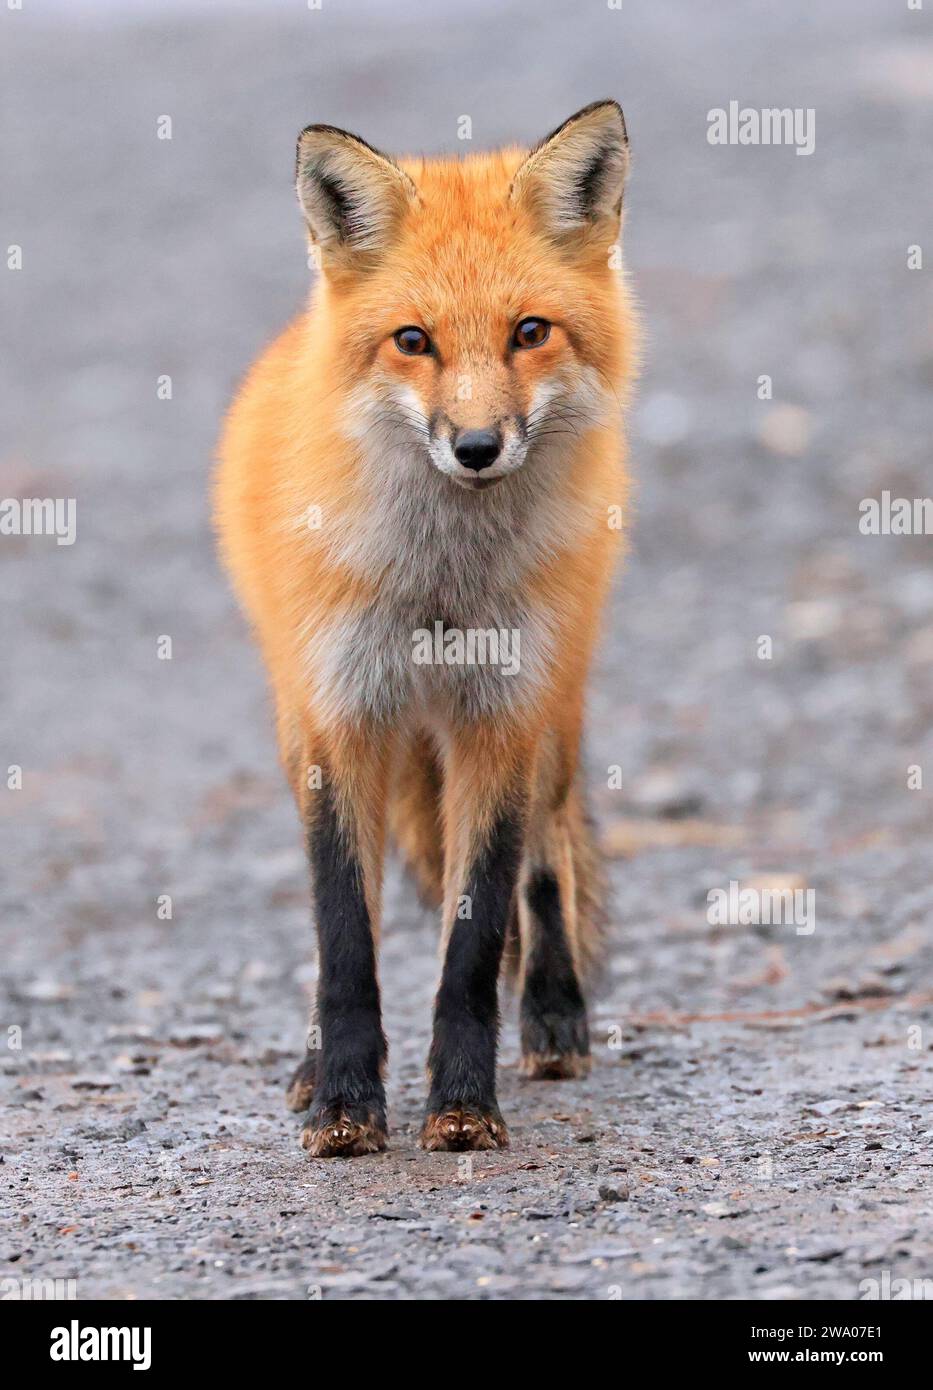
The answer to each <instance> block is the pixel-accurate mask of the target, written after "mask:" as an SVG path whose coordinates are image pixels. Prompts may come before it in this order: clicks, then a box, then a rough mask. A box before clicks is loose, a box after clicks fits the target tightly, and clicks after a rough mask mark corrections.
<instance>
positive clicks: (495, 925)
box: [422, 812, 522, 1150]
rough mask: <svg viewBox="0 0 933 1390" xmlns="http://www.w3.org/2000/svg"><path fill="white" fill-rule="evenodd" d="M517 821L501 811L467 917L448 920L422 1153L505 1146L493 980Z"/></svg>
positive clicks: (480, 860)
mask: <svg viewBox="0 0 933 1390" xmlns="http://www.w3.org/2000/svg"><path fill="white" fill-rule="evenodd" d="M521 838H522V835H521V823H520V820H519V818H518V816H517V815H515V814H514V813H511V812H508V813H503V814H502V815H501V816H500V817H499V818H498V819H497V821H496V822H495V824H494V826H493V829H492V831H491V833H490V835H489V836H488V838H487V841H486V843H485V844H484V846H483V848H482V849H481V850H480V852H479V853H478V854H477V855H476V857H475V859H474V862H473V864H472V866H471V869H470V872H469V874H468V877H467V885H466V888H465V894H466V898H467V901H468V902H469V904H470V916H469V917H464V918H462V919H460V918H458V919H457V920H455V921H454V923H453V926H452V928H451V930H450V934H449V937H448V941H447V951H446V954H445V958H444V968H443V971H442V974H441V983H440V988H439V990H438V993H437V999H436V1001H435V1006H434V1037H433V1041H432V1043H431V1051H430V1055H429V1058H428V1072H429V1075H430V1080H431V1089H430V1093H429V1096H428V1104H427V1116H426V1119H425V1124H424V1129H423V1131H422V1144H423V1145H424V1147H425V1148H426V1149H456V1150H461V1149H492V1148H504V1147H505V1146H506V1145H507V1144H508V1131H507V1130H506V1127H505V1125H504V1123H503V1120H502V1116H501V1115H500V1113H499V1106H498V1103H497V1100H496V1042H497V1037H498V1031H499V1004H498V979H499V965H500V962H501V959H502V947H503V944H504V941H505V931H506V926H507V923H508V919H509V913H510V911H511V907H512V899H513V896H514V893H515V885H516V880H517V877H518V869H519V861H520V857H521Z"/></svg>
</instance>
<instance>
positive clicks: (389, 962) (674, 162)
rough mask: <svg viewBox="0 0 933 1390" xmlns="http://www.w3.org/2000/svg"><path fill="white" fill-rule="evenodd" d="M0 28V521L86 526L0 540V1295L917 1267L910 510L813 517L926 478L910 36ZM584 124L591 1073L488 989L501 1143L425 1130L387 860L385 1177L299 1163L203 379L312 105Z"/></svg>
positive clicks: (720, 1284) (413, 145) (350, 1293)
mask: <svg viewBox="0 0 933 1390" xmlns="http://www.w3.org/2000/svg"><path fill="white" fill-rule="evenodd" d="M0 23H2V27H3V44H2V49H3V68H2V73H0V87H2V90H3V93H4V118H3V127H4V132H3V166H4V168H5V170H6V171H7V172H6V174H5V177H4V190H3V198H4V216H3V226H4V228H5V243H4V244H8V243H14V244H18V245H21V246H22V247H23V268H22V270H21V271H19V272H17V273H12V272H11V273H8V274H7V275H5V276H4V277H2V295H3V301H2V306H0V307H2V310H3V317H4V322H5V324H7V325H8V326H9V327H8V339H9V341H10V342H11V345H12V351H11V352H10V353H9V354H7V360H6V361H5V362H4V365H3V387H4V400H5V403H6V407H7V411H6V413H7V424H8V428H7V430H6V431H5V439H4V445H3V453H2V467H3V479H2V487H0V492H2V494H3V495H4V496H14V497H22V496H55V497H75V498H76V499H77V516H78V528H77V540H76V543H75V544H74V545H73V546H57V545H56V544H55V543H54V541H53V540H52V539H51V538H49V537H41V536H40V537H23V538H15V537H12V538H11V537H7V536H4V537H2V538H0V588H2V593H3V596H4V603H3V610H2V618H0V622H2V650H3V652H4V660H3V662H2V663H0V695H2V708H3V711H4V716H3V721H2V723H3V727H2V739H0V766H2V767H3V768H6V767H8V766H13V765H16V766H20V767H21V768H22V787H21V789H18V790H14V789H7V788H6V787H5V786H3V785H2V784H0V817H2V839H3V853H2V861H3V913H2V925H0V956H2V960H3V964H4V969H3V981H2V993H0V998H2V1010H0V1020H2V1023H3V1027H4V1030H5V1034H6V1038H7V1043H8V1046H7V1048H6V1049H4V1051H3V1055H2V1084H3V1090H4V1100H5V1106H4V1109H3V1123H2V1134H3V1137H2V1170H0V1182H2V1187H3V1192H4V1201H3V1203H2V1214H0V1219H2V1232H0V1264H2V1274H3V1275H4V1276H10V1275H12V1276H13V1277H15V1278H28V1277H43V1278H54V1277H58V1278H74V1279H76V1280H77V1292H78V1296H79V1297H82V1298H89V1297H95V1296H104V1297H111V1298H128V1297H136V1298H139V1297H157V1298H179V1297H182V1298H241V1299H248V1298H304V1297H315V1296H322V1297H324V1298H334V1297H350V1298H380V1299H402V1298H450V1297H454V1298H464V1297H466V1298H477V1299H489V1298H535V1299H537V1298H552V1297H558V1298H580V1299H583V1298H596V1299H607V1298H619V1297H621V1298H625V1299H628V1298H652V1299H659V1298H684V1297H694V1298H704V1299H723V1298H736V1297H742V1298H762V1299H774V1298H778V1299H793V1298H800V1299H811V1298H818V1297H827V1298H834V1299H852V1298H856V1297H859V1295H860V1292H864V1291H865V1289H866V1288H868V1287H870V1286H866V1285H863V1284H862V1281H864V1280H866V1279H867V1280H876V1281H880V1279H881V1277H882V1274H883V1271H885V1270H888V1271H890V1274H891V1277H893V1278H901V1277H907V1278H924V1277H926V1278H929V1277H933V1225H931V1221H930V1216H931V1172H933V1157H931V1145H930V1140H931V1138H933V1120H931V1116H930V1109H929V1098H930V1090H931V1081H930V1071H931V1068H930V1055H931V1046H933V986H931V973H930V966H931V961H933V931H931V911H933V885H931V879H930V830H931V825H930V820H931V817H930V796H931V791H930V790H929V788H928V787H923V788H911V787H909V785H908V781H909V778H910V777H911V774H910V773H909V769H910V768H912V767H919V768H922V769H923V771H924V773H925V774H926V780H927V782H928V783H929V782H931V781H933V733H931V714H933V569H931V565H930V542H929V538H928V537H923V536H865V535H862V534H860V532H859V528H858V520H859V503H860V502H861V500H862V499H863V498H868V497H877V496H880V494H881V491H882V490H883V489H888V490H890V491H891V492H892V494H894V495H896V496H897V495H899V496H906V497H910V498H913V497H916V496H923V495H925V494H927V493H929V492H931V486H930V456H929V439H930V423H931V421H930V387H931V384H933V312H931V311H933V293H931V288H930V274H931V271H930V270H929V269H925V270H922V271H911V270H908V269H907V254H908V253H907V248H908V246H910V245H912V244H921V245H922V243H923V241H924V234H925V233H928V232H929V227H930V205H929V189H930V186H931V181H933V180H931V175H933V149H931V146H930V143H929V139H928V132H929V121H930V109H931V104H933V78H931V73H933V29H931V18H930V15H929V14H927V13H926V12H925V11H920V12H912V11H909V10H908V9H907V7H906V5H903V4H902V5H899V6H898V5H892V4H886V3H882V0H875V3H868V0H844V2H843V0H824V3H821V4H820V5H819V6H814V5H812V4H810V3H808V0H787V3H784V4H782V5H780V6H775V5H773V4H771V3H764V0H760V2H759V0H741V3H739V0H721V2H720V3H718V4H716V5H715V6H706V5H704V6H699V5H697V4H695V3H691V0H670V2H669V3H667V4H665V5H663V6H659V5H653V4H650V3H634V2H633V3H627V4H626V5H625V6H624V7H623V10H622V11H621V12H619V11H614V10H610V9H609V8H608V7H607V5H606V4H604V3H593V4H591V5H588V6H584V5H580V4H576V3H570V0H562V3H552V2H551V0H546V2H545V3H539V0H536V3H535V4H534V5H533V6H532V5H531V4H530V3H526V4H514V3H497V4H495V5H493V4H492V3H491V2H490V3H485V0H484V3H480V4H471V5H470V6H466V7H458V8H455V9H451V8H450V7H442V6H440V5H432V6H425V5H418V4H414V3H411V0H404V3H397V4H392V5H389V4H367V3H362V0H354V3H353V4H352V5H351V4H347V5H345V6H341V5H338V4H336V3H333V4H332V3H331V0H325V3H324V7H323V9H322V10H321V11H318V12H311V11H308V10H307V9H306V8H305V6H304V5H303V4H300V3H299V2H298V0H294V3H286V0H280V2H279V3H275V4H271V3H270V4H266V5H262V6H260V5H259V4H258V3H256V4H254V5H252V6H236V5H230V6H224V7H221V6H217V5H214V6H212V7H210V8H209V9H208V8H204V9H202V8H201V7H200V6H199V5H197V4H192V5H188V6H186V7H185V8H184V9H180V8H179V7H177V6H171V5H170V6H166V5H163V4H156V3H148V4H142V3H137V4H135V5H131V4H126V5H124V6H123V7H122V8H120V7H116V6H113V5H107V6H91V7H88V6H86V5H83V4H81V3H72V4H70V5H68V6H67V8H65V7H63V6H61V5H49V4H45V5H43V4H41V3H35V4H33V3H28V4H27V5H26V7H25V9H24V10H23V11H21V12H9V13H4V16H3V18H2V21H0ZM605 95H615V96H618V97H619V98H620V99H621V100H622V102H623V104H624V106H625V110H626V115H627V118H628V122H629V128H630V132H631V136H632V141H633V146H634V157H635V168H636V173H635V176H634V178H633V181H632V186H631V196H630V201H629V207H630V213H629V227H628V230H627V248H628V257H629V262H630V265H631V268H632V272H633V278H634V283H635V285H636V288H637V291H638V294H639V297H640V299H641V302H642V304H643V308H644V317H645V323H646V329H647V341H646V353H645V367H644V373H643V379H642V385H641V388H640V395H639V401H638V406H637V409H636V410H635V411H634V414H633V420H632V437H633V456H634V466H635V471H636V475H637V481H638V488H637V501H636V517H635V522H634V526H633V535H632V553H631V556H630V560H629V563H628V565H627V568H626V570H625V573H624V575H623V576H622V577H621V580H620V583H619V585H618V586H617V592H616V594H615V598H614V601H613V606H612V610H611V614H610V616H609V620H608V622H607V627H606V631H607V636H606V641H605V644H604V648H603V652H602V656H601V660H600V665H599V670H598V672H597V673H596V677H595V680H594V684H593V692H592V702H591V730H590V741H589V762H590V768H591V774H592V778H591V780H592V785H593V788H594V799H595V802H596V807H597V811H598V814H599V819H600V824H601V827H602V833H603V834H604V836H605V838H606V842H607V846H608V848H609V849H610V850H611V851H612V853H613V855H614V858H613V880H614V889H615V903H614V911H613V949H612V953H611V961H610V969H609V973H608V979H607V984H606V989H605V991H604V993H603V995H602V996H601V998H600V999H598V1000H597V1001H596V1002H595V1004H594V1035H595V1040H596V1057H595V1065H594V1069H593V1073H592V1075H591V1077H590V1078H589V1079H588V1080H586V1081H584V1082H572V1083H563V1084H560V1083H548V1082H536V1083H526V1082H522V1081H521V1080H520V1079H519V1077H518V1074H517V1071H516V1067H515V1063H516V1059H517V1039H516V1031H515V1027H514V1006H510V1007H508V1008H507V1022H506V1026H505V1028H504V1035H503V1046H502V1059H503V1070H502V1083H501V1100H502V1107H503V1111H504V1113H505V1115H506V1117H507V1119H508V1122H509V1125H510V1128H511V1131H512V1137H513V1144H512V1148H511V1149H510V1150H509V1151H508V1152H506V1153H502V1154H491V1155H490V1154H477V1155H473V1156H471V1158H464V1157H463V1156H457V1155H445V1154H431V1155H429V1154H424V1153H422V1152H420V1150H418V1149H417V1147H416V1142H415V1141H416V1134H417V1128H418V1121H419V1114H420V1107H421V1103H422V1097H423V1076H422V1073H423V1063H424V1057H425V1054H426V1050H427V1043H428V1025H429V1015H430V1004H431V997H432V993H433V988H434V984H435V978H436V969H437V966H436V958H435V945H434V942H435V938H436V930H435V926H434V924H433V923H432V922H431V921H429V920H428V919H427V918H426V917H425V916H424V915H423V914H422V913H421V912H420V911H419V910H418V909H417V908H416V907H415V905H414V902H413V896H412V893H411V891H410V890H409V888H408V887H407V885H406V884H405V883H404V882H403V881H402V880H401V878H400V877H399V875H398V874H397V872H396V871H395V870H393V871H392V873H391V874H390V879H389V884H388V894H387V911H386V927H385V932H384V945H383V964H382V975H383V994H384V1001H385V1008H386V1022H387V1031H388V1035H389V1041H390V1064H391V1084H390V1121H391V1124H392V1150H391V1152H389V1153H387V1154H384V1155H378V1156H373V1157H371V1158H367V1159H359V1160H356V1161H354V1162H352V1163H330V1164H328V1163H325V1162H317V1163H315V1162H314V1161H312V1160H309V1159H308V1157H307V1155H305V1154H304V1153H303V1152H302V1151H301V1150H300V1149H299V1147H298V1144H297V1129H298V1124H297V1122H296V1117H294V1116H291V1115H289V1114H287V1112H286V1111H285V1110H284V1107H283V1105H282V1088H283V1083H284V1081H285V1078H286V1075H287V1073H288V1071H289V1069H290V1064H291V1062H292V1060H293V1059H294V1057H295V1055H296V1054H297V1053H298V1051H299V1049H300V1047H301V1044H302V1039H303V1032H304V1023H305V1011H306V1005H307V998H308V994H309V991H310V990H311V988H312V985H313V978H314V968H313V962H312V958H311V933H310V928H309V924H308V913H307V905H306V897H307V893H306V880H305V872H304V867H303V863H302V855H301V849H300V838H299V833H298V827H297V824H296V819H295V816H294V812H293V809H292V806H291V804H290V801H289V799H288V796H287V793H286V790H285V786H284V782H283V780H282V778H281V776H280V775H279V773H278V771H277V769H276V766H275V762H274V754H273V743H272V734H271V721H270V717H269V710H268V702H267V697H266V694H265V690H264V685H263V677H262V672H261V670H260V667H259V662H258V659H257V656H256V654H255V653H254V651H253V649H252V647H251V646H250V644H249V642H248V640H247V637H246V634H245V631H244V627H243V624H242V622H241V620H240V619H239V617H238V615H237V613H236V611H235V609H234V606H233V603H232V601H231V598H230V596H229V593H228V591H227V588H226V586H225V584H224V582H223V579H222V577H221V576H220V574H219V573H218V569H217V565H216V562H215V559H214V555H213V550H212V543H211V538H210V532H209V526H208V517H207V505H206V480H207V477H208V472H209V467H210V458H211V451H212V448H213V441H214V438H215V435H216V429H217V423H218V419H219V416H220V413H221V411H222V409H223V406H224V404H225V402H226V400H227V399H228V397H229V394H230V391H231V389H232V387H233V384H234V382H235V380H236V378H237V376H238V374H239V373H240V372H241V371H242V370H243V368H244V367H245V365H246V364H247V362H248V361H249V360H250V358H251V356H252V355H253V354H254V353H255V351H256V350H257V349H258V347H259V346H260V345H261V343H262V342H264V341H265V340H266V339H267V338H268V337H269V336H271V334H272V333H274V332H275V331H276V330H277V328H278V327H279V326H281V324H283V323H284V322H285V321H286V320H287V318H288V317H289V315H290V314H291V313H292V312H293V310H294V308H295V306H296V305H297V304H298V303H299V302H300V299H301V297H302V295H303V293H304V285H305V280H306V275H307V271H306V267H305V264H304V251H303V246H302V240H301V234H300V228H299V219H298V214H297V211H296V209H295V207H294V205H293V197H292V193H291V190H290V187H289V179H290V171H291V160H292V148H293V139H294V136H295V133H296V132H297V130H298V129H299V128H300V127H301V126H302V125H304V124H306V123H307V122H308V121H310V120H313V119H317V120H327V121H330V122H332V123H335V124H342V125H346V126H349V127H350V128H355V129H358V130H359V131H360V133H361V134H363V135H364V136H367V137H369V138H370V139H372V140H374V141H375V142H376V143H378V144H380V145H383V146H385V147H386V148H388V149H396V150H400V149H405V148H408V149H419V148H422V149H440V148H446V149H451V148H457V144H456V131H457V120H458V117H460V116H461V115H462V114H464V113H467V114H470V115H471V116H472V119H473V136H474V143H475V145H476V146H477V147H481V146H485V145H491V144H495V143H496V142H498V141H501V140H503V139H515V138H522V139H534V138H536V137H537V136H539V135H540V134H542V133H543V132H544V131H546V130H547V129H549V128H550V127H552V126H553V125H554V124H556V123H557V122H558V121H559V120H560V119H561V118H562V117H564V116H565V115H567V114H569V113H570V112H571V111H573V110H575V109H576V108H577V107H579V106H581V105H583V104H584V103H585V102H587V101H589V100H592V99H593V98H595V97H600V96H605ZM730 100H737V101H738V102H739V103H740V104H742V105H748V106H752V107H759V108H760V107H770V106H791V107H795V106H799V107H802V108H813V110H814V111H815V122H816V125H815V129H816V147H815V150H814V152H813V153H812V154H811V155H809V156H805V157H799V156H797V155H795V153H794V150H793V149H791V148H787V147H780V148H774V147H767V148H766V147H730V146H727V147H719V146H712V145H710V144H709V143H708V142H707V140H706V131H707V112H708V111H709V110H710V109H711V108H715V107H726V106H727V105H728V103H729V101H730ZM164 115H170V116H171V119H172V139H171V140H170V141H169V140H158V139H157V138H156V122H157V119H158V118H159V117H160V116H164ZM927 241H929V237H928V236H927ZM925 250H926V252H927V254H928V257H929V255H931V254H933V248H931V247H930V246H929V245H928V246H927V247H926V248H925ZM164 374H168V375H169V376H170V377H171V379H172V397H171V400H160V399H158V396H157V389H156V388H157V379H158V378H159V377H160V376H162V375H164ZM762 375H769V376H770V377H771V378H772V381H773V399H771V400H760V399H759V398H758V379H759V377H760V376H762ZM163 636H170V637H171V639H172V659H171V660H160V659H158V654H157V652H158V642H159V639H160V638H161V637H163ZM762 636H769V637H770V638H771V639H772V644H773V649H772V655H771V658H770V659H761V657H760V656H759V651H760V645H759V639H760V638H761V637H762ZM615 767H618V768H620V769H621V777H620V778H618V779H617V778H615V777H613V776H612V773H611V771H610V770H611V769H613V768H615ZM13 780H14V781H15V778H14V779H13ZM616 780H619V781H621V787H620V788H619V789H615V787H614V786H612V785H610V783H614V782H615V781H616ZM913 780H916V779H915V777H914V778H913ZM732 880H735V881H741V882H748V881H749V880H753V881H757V882H759V883H770V884H775V883H776V884H781V883H793V884H796V885H798V886H802V887H806V888H808V889H812V890H813V891H814V894H815V899H814V902H815V923H816V926H815V930H814V931H813V932H812V933H811V934H803V933H798V932H797V931H796V930H795V929H794V928H793V927H788V926H772V927H760V928H755V927H739V926H717V925H711V924H710V923H709V921H708V920H707V910H706V909H707V893H708V892H709V890H710V889H712V888H716V887H725V886H727V885H728V884H729V883H730V881H732ZM164 895H168V896H169V897H170V898H171V902H172V915H171V918H170V919H166V918H165V916H164V911H163V913H162V915H160V911H159V903H160V901H161V900H162V899H163V896H164ZM860 1286H861V1287H860Z"/></svg>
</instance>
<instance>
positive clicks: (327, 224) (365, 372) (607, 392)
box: [297, 101, 629, 491]
mask: <svg viewBox="0 0 933 1390" xmlns="http://www.w3.org/2000/svg"><path fill="white" fill-rule="evenodd" d="M628 162H629V156H628V139H627V135H626V129H625V120H624V118H623V115H622V111H621V108H620V107H619V106H618V105H617V103H616V102H614V101H603V102H597V103H596V104H594V105H592V106H588V107H586V108H585V109H584V110H582V111H579V112H578V113H577V114H576V115H575V116H571V117H570V119H569V120H567V121H565V122H564V124H563V125H562V126H560V127H559V128H558V129H557V130H555V131H554V132H553V134H551V135H549V136H548V137H547V138H546V139H545V140H543V141H542V142H541V144H539V145H538V146H536V147H535V148H534V149H533V150H531V151H530V152H528V151H522V150H515V149H508V150H503V151H501V152H499V153H496V154H489V155H470V156H468V157H466V158H465V159H462V160H444V159H439V160H411V159H407V160H401V161H400V162H398V163H396V162H395V161H394V160H392V159H390V158H389V157H388V156H386V155H384V154H380V153H379V152H378V151H377V150H374V149H373V148H372V147H371V146H370V145H367V144H366V143H365V141H363V140H361V139H359V138H358V137H357V136H355V135H350V134H348V133H347V132H346V131H342V130H337V129H335V128H334V127H332V126H322V125H313V126H309V127H308V128H307V129H306V130H304V131H302V133H301V135H300V137H299V140H298V158H297V187H298V197H299V201H300V203H301V207H302V210H303V213H304V217H305V221H306V223H307V229H308V235H309V238H310V241H311V244H312V246H313V247H315V248H317V252H316V259H317V261H318V264H319V265H320V267H321V269H322V271H323V295H324V303H325V306H326V307H325V313H324V314H323V315H322V316H321V321H320V328H321V331H323V332H325V333H326V334H327V337H328V340H329V341H328V342H327V343H325V344H323V345H322V346H323V350H324V351H326V352H327V353H328V356H329V359H330V361H331V365H332V366H333V368H334V370H335V371H336V372H337V373H338V376H339V377H340V378H341V380H342V383H343V386H344V390H345V393H346V397H347V399H348V401H349V402H350V406H349V414H350V415H352V420H348V422H347V423H348V426H349V427H350V428H351V429H352V430H353V431H354V432H355V433H356V434H358V435H360V436H364V437H366V438H368V439H370V440H371V439H373V438H376V439H377V440H378V439H380V438H381V439H383V440H392V441H393V442H395V441H398V440H399V439H400V438H401V439H402V441H403V442H405V443H410V445H411V446H412V448H413V449H418V450H420V451H421V453H422V455H423V456H424V457H425V458H426V460H430V463H432V464H433V465H434V466H435V467H436V468H438V469H439V470H440V471H441V472H442V473H443V474H446V475H447V476H448V477H449V478H451V479H452V480H453V481H454V482H455V483H457V484H459V485H460V486H461V487H463V488H468V489H471V490H473V491H480V490H483V489H485V488H489V487H492V486H493V485H495V484H497V483H499V482H501V481H502V480H503V479H504V478H506V477H508V475H509V474H511V473H514V472H515V471H516V470H517V469H520V468H522V467H523V466H528V467H532V466H533V464H534V460H535V458H536V456H538V455H540V454H543V453H545V452H548V451H551V452H553V450H554V449H556V448H559V447H560V446H561V445H562V443H564V442H566V440H567V437H568V436H570V437H571V438H572V437H573V436H580V435H582V434H584V433H585V432H586V431H587V430H588V429H593V428H601V427H603V426H604V425H605V423H606V421H607V419H608V418H609V417H610V416H611V415H612V412H613V411H614V410H618V388H619V386H620V385H621V384H622V382H623V381H624V378H625V376H626V368H627V359H628V352H629V324H628V317H627V314H626V311H625V294H624V288H623V283H622V277H621V276H620V274H619V263H618V246H617V241H618V236H619V231H620V226H621V218H622V191H623V185H624V182H625V176H626V172H627V169H628Z"/></svg>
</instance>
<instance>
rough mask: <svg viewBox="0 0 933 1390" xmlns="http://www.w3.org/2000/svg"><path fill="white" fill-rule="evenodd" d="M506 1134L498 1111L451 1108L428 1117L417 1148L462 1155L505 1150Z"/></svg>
mask: <svg viewBox="0 0 933 1390" xmlns="http://www.w3.org/2000/svg"><path fill="white" fill-rule="evenodd" d="M508 1146H509V1132H508V1130H507V1129H506V1127H505V1121H504V1120H503V1118H502V1116H501V1115H500V1114H499V1112H498V1110H489V1111H482V1112H481V1111H480V1110H479V1109H470V1108H468V1107H467V1106H460V1105H453V1106H450V1107H448V1108H447V1109H445V1110H442V1111H440V1112H438V1113H437V1114H429V1115H428V1116H427V1118H426V1120H425V1122H424V1128H423V1129H422V1131H421V1147H422V1148H423V1149H428V1150H446V1151H448V1152H450V1153H463V1152H464V1151H465V1150H467V1149H507V1148H508Z"/></svg>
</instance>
